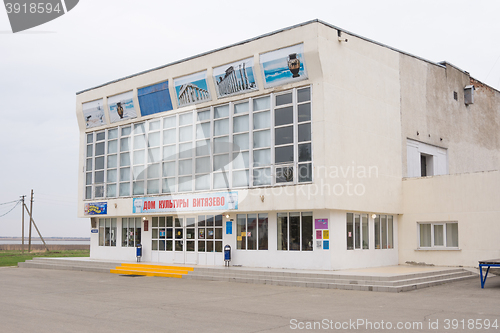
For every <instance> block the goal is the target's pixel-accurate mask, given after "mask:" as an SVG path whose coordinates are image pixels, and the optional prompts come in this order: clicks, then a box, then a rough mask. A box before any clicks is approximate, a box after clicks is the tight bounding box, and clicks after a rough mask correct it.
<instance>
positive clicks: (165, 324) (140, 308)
mask: <svg viewBox="0 0 500 333" xmlns="http://www.w3.org/2000/svg"><path fill="white" fill-rule="evenodd" d="M0 295H1V296H0V331H1V332H9V333H10V332H51V333H54V332H231V333H233V332H294V331H307V332H313V331H317V332H328V331H330V332H351V331H352V332H483V331H487V332H495V331H498V332H500V277H488V280H487V281H486V286H485V289H481V286H480V281H479V277H478V278H477V279H469V280H465V281H460V282H456V283H450V284H445V285H440V286H435V287H430V288H424V289H419V290H414V291H410V292H403V293H397V294H396V293H384V292H369V291H352V290H331V289H316V288H299V287H283V286H273V285H261V284H247V283H235V282H220V281H203V280H187V279H174V278H160V277H130V276H121V275H115V274H107V273H93V272H77V271H60V270H49V269H32V268H17V267H4V268H0ZM486 327H488V328H486Z"/></svg>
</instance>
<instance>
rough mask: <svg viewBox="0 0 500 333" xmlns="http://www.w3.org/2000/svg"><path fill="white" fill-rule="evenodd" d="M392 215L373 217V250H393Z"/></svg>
mask: <svg viewBox="0 0 500 333" xmlns="http://www.w3.org/2000/svg"><path fill="white" fill-rule="evenodd" d="M393 227H394V225H393V217H392V215H377V217H375V249H392V248H394V231H393V230H394V229H393Z"/></svg>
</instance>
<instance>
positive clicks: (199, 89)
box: [174, 71, 212, 107]
mask: <svg viewBox="0 0 500 333" xmlns="http://www.w3.org/2000/svg"><path fill="white" fill-rule="evenodd" d="M174 87H175V93H176V96H177V105H179V107H181V106H185V105H190V104H197V103H202V102H206V101H209V100H211V99H212V98H211V97H210V93H209V92H208V84H207V71H203V72H199V73H195V74H191V75H187V76H183V77H180V78H177V79H174Z"/></svg>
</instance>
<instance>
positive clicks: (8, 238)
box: [0, 236, 90, 241]
mask: <svg viewBox="0 0 500 333" xmlns="http://www.w3.org/2000/svg"><path fill="white" fill-rule="evenodd" d="M22 238H23V237H22V236H0V239H3V240H14V239H15V240H17V239H19V240H22ZM24 239H25V240H29V237H28V236H24ZM43 239H44V240H49V239H50V240H53V239H79V240H82V241H87V240H90V236H89V237H77V236H74V237H66V236H51V237H43ZM31 240H41V238H40V237H33V236H32V237H31Z"/></svg>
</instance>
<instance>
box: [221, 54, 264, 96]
mask: <svg viewBox="0 0 500 333" xmlns="http://www.w3.org/2000/svg"><path fill="white" fill-rule="evenodd" d="M253 73H254V66H253V57H252V58H248V59H245V60H241V61H237V62H233V63H232V64H228V65H224V66H220V67H217V68H214V71H213V77H214V83H215V89H216V91H217V97H218V98H221V97H226V96H231V95H236V94H242V93H245V92H248V91H251V90H256V89H257V83H256V82H255V77H254V74H253Z"/></svg>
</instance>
